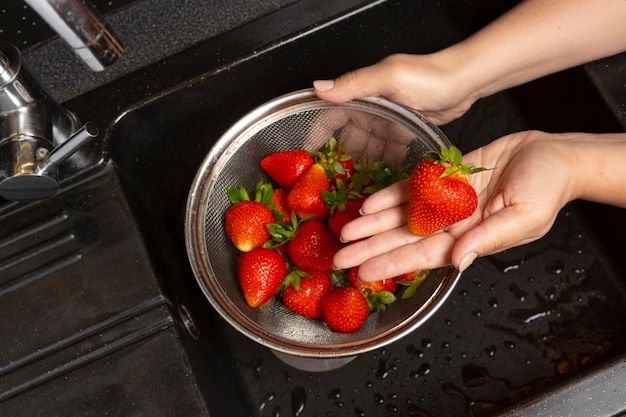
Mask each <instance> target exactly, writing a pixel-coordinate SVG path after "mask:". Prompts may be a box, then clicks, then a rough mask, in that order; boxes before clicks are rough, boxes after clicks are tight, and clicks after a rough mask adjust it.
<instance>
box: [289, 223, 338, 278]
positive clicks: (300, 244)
mask: <svg viewBox="0 0 626 417" xmlns="http://www.w3.org/2000/svg"><path fill="white" fill-rule="evenodd" d="M342 246H343V245H342V243H341V242H340V241H339V240H338V239H337V238H336V237H335V236H334V235H333V234H332V233H331V231H330V230H329V229H328V226H326V224H325V223H323V222H321V221H319V220H309V221H305V222H303V223H302V224H300V225H299V226H298V229H297V230H296V234H295V236H294V237H293V238H292V239H291V240H290V241H289V246H288V251H289V259H290V260H291V263H293V264H294V265H295V266H297V267H298V268H300V269H302V270H303V271H305V272H308V273H309V274H312V273H314V272H327V273H328V272H330V271H332V270H333V257H334V256H335V253H336V252H337V251H338V250H339V249H341V248H342Z"/></svg>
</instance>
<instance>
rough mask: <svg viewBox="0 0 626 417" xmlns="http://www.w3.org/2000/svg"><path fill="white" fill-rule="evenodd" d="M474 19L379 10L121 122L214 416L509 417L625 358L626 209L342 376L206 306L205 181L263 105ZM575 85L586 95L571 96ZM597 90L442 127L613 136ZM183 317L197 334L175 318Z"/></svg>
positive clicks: (232, 68) (490, 102)
mask: <svg viewBox="0 0 626 417" xmlns="http://www.w3.org/2000/svg"><path fill="white" fill-rule="evenodd" d="M416 3H419V4H416ZM464 8H465V9H464ZM478 16H482V15H481V14H480V13H478V8H477V7H475V6H468V5H464V6H463V7H456V6H453V5H450V4H448V3H446V2H413V1H410V0H407V1H399V2H378V3H376V4H373V5H372V6H371V7H369V8H365V9H364V10H359V11H358V13H354V14H352V15H351V16H349V17H346V18H345V19H341V20H337V21H335V22H333V24H329V25H326V26H323V25H322V26H319V27H317V28H316V29H315V30H311V31H309V32H303V33H301V34H300V35H298V36H296V37H295V38H293V39H290V40H289V41H288V42H281V43H279V44H274V45H270V46H269V47H266V48H260V49H255V51H254V52H250V53H249V54H248V55H242V56H241V57H240V58H239V59H237V60H234V61H233V62H232V63H229V64H226V65H224V66H222V67H220V68H217V69H214V70H210V71H208V72H207V73H205V74H200V75H199V76H197V77H193V78H191V79H190V80H189V81H187V82H185V83H183V84H180V85H177V86H176V87H174V88H171V89H169V90H167V91H165V92H163V93H162V94H160V95H158V96H155V97H154V98H151V99H148V100H145V101H142V102H140V103H138V104H136V105H134V106H132V107H130V108H129V109H128V110H127V111H125V112H124V113H123V114H122V115H120V117H119V118H118V119H117V120H116V121H115V122H114V123H112V124H111V125H110V126H109V128H108V129H107V132H106V136H105V149H106V150H107V152H108V162H107V169H111V170H112V171H113V173H114V177H115V179H116V181H119V184H120V185H121V189H122V190H123V193H124V196H125V200H126V203H127V204H128V210H129V212H130V213H131V214H132V218H133V221H134V222H135V223H136V227H137V229H138V233H139V234H140V236H141V238H142V241H143V244H145V247H146V251H147V258H148V261H147V262H148V263H149V264H150V270H151V271H154V275H155V277H156V280H157V282H158V284H159V287H160V291H159V296H160V295H161V294H162V296H163V297H164V299H166V300H167V303H164V304H166V305H167V306H168V308H169V309H170V311H171V312H172V314H173V315H174V316H175V317H176V318H177V328H179V330H180V337H181V338H182V345H183V346H184V347H185V352H186V355H187V359H186V360H187V361H188V363H189V366H190V368H191V369H192V370H193V374H194V378H195V382H196V384H197V388H198V391H199V392H201V395H202V396H203V397H204V399H205V400H206V402H207V407H208V411H209V413H210V414H211V415H213V416H221V415H224V416H231V415H258V416H264V415H272V416H279V415H295V416H299V415H302V416H305V415H311V416H313V415H318V416H321V415H326V416H334V415H336V416H339V415H357V416H371V415H376V416H378V415H398V416H401V415H404V416H407V415H408V416H432V417H438V416H452V415H453V416H460V415H470V416H489V415H497V414H498V413H499V412H500V411H503V410H504V409H506V408H507V407H510V406H514V405H515V404H518V403H519V402H520V401H523V400H525V399H528V398H530V397H531V396H533V395H537V394H538V395H541V393H542V392H544V391H545V390H547V389H550V388H553V387H555V386H557V385H558V384H561V383H564V382H567V381H569V380H570V379H571V378H573V377H574V376H577V375H581V374H582V373H584V372H587V371H589V370H591V369H593V368H594V367H595V366H598V365H602V364H604V363H606V362H607V361H609V360H612V359H613V358H616V357H619V356H620V355H622V354H624V353H626V336H625V332H624V324H623V323H624V317H625V316H626V303H624V300H625V299H626V293H625V284H626V282H625V280H624V272H623V266H621V264H620V262H619V261H620V259H623V257H624V255H625V253H624V249H623V248H622V247H616V245H614V243H615V240H613V239H612V238H611V237H610V236H609V235H608V232H607V230H608V231H611V230H623V229H624V227H625V224H624V216H623V214H624V213H623V211H622V210H617V209H611V208H604V207H599V206H595V205H593V204H586V203H581V202H576V203H573V204H570V205H568V206H567V207H566V208H565V209H564V210H563V212H562V213H561V214H560V216H559V217H558V219H557V222H556V224H555V226H554V228H553V229H552V230H551V232H550V233H549V234H548V235H547V236H546V237H545V238H543V239H541V240H539V241H537V242H535V243H533V244H530V245H527V246H525V247H522V248H517V249H513V250H510V251H507V252H505V253H502V254H498V255H494V256H489V257H486V258H483V259H479V260H478V261H477V262H476V263H475V265H474V266H472V267H471V268H470V269H469V270H468V271H467V272H466V273H465V274H464V275H463V277H462V279H461V281H460V283H459V285H458V286H457V288H456V289H455V291H454V292H453V294H452V295H451V296H450V298H449V301H448V302H447V303H446V304H445V305H444V306H443V307H442V308H441V309H440V310H439V311H438V312H437V313H436V314H435V315H434V316H433V317H432V318H431V319H430V321H429V322H428V323H426V324H425V325H424V326H423V327H422V328H419V329H418V330H416V331H415V332H413V333H412V334H410V335H408V336H407V337H405V338H403V339H401V340H400V341H397V342H395V343H394V344H392V345H389V346H387V347H385V348H382V349H379V350H376V351H373V352H371V353H367V354H364V355H362V356H360V357H359V358H357V359H356V360H355V361H353V362H351V363H350V364H348V365H346V366H345V367H343V368H341V369H339V370H336V371H331V372H326V373H307V372H302V371H297V370H295V369H293V368H290V367H288V366H287V365H284V364H283V363H282V362H280V361H279V360H278V359H277V358H276V357H274V356H273V355H272V354H271V352H269V351H268V350H267V349H265V348H263V347H261V346H260V345H258V344H257V343H256V342H253V341H251V340H248V339H247V338H246V337H244V336H242V335H240V334H238V333H237V332H236V331H235V330H233V329H232V328H230V327H229V326H228V325H227V324H226V323H225V322H224V321H223V320H221V319H220V318H219V317H218V315H217V313H216V312H215V311H213V310H212V308H211V306H210V305H209V303H208V302H207V301H206V300H204V299H203V298H202V294H201V291H200V289H199V287H198V286H197V284H196V282H195V279H194V277H193V274H192V272H191V269H190V267H189V264H188V261H187V255H186V252H185V244H184V227H183V222H184V217H185V204H186V199H187V193H188V191H189V189H190V186H191V182H192V180H193V177H194V175H195V173H196V171H197V169H198V168H199V166H200V164H201V162H202V160H203V159H204V157H205V155H206V154H207V153H208V151H209V149H210V148H211V146H212V144H213V143H214V142H215V141H216V140H217V139H218V138H219V137H220V135H221V134H222V133H223V132H224V131H225V130H226V129H227V128H228V127H230V125H232V124H233V123H234V122H235V121H236V120H238V119H239V118H240V117H241V116H243V115H244V114H245V113H247V112H248V111H250V110H252V109H253V108H254V107H256V106H257V105H259V104H262V103H263V102H265V101H267V100H269V99H272V98H274V97H276V96H278V95H281V94H283V93H286V92H289V91H293V90H296V89H300V88H306V87H308V86H309V85H310V83H311V80H313V79H317V78H322V77H332V76H335V75H338V74H340V73H342V72H344V71H346V70H349V69H352V68H354V67H356V66H361V65H366V64H369V63H371V62H373V61H375V60H377V59H380V58H382V57H384V56H386V55H388V54H389V53H391V52H399V51H404V52H428V51H431V50H435V49H439V48H441V47H443V46H445V45H447V44H449V43H451V42H453V41H455V40H458V39H460V38H462V37H463V36H465V35H466V34H467V32H468V31H469V30H473V28H475V27H478V26H480V25H481V24H482V22H481V21H480V19H483V18H484V17H481V18H478ZM464 18H467V19H474V20H475V21H471V22H465V21H464V20H463V19H464ZM415 22H421V24H420V25H417V27H416V25H415ZM372 28H376V30H373V29H372ZM211 48H212V47H211V46H210V45H208V46H200V47H198V49H196V50H195V51H193V52H192V55H193V54H198V55H199V54H203V53H208V52H210V51H213V52H214V49H211ZM186 56H187V57H188V56H190V55H186ZM572 83H575V84H577V85H580V88H579V89H578V91H571V89H569V88H567V87H568V86H570V85H572ZM561 87H563V88H562V89H561ZM563 91H567V94H568V96H567V97H564V96H563ZM594 94H595V92H594V91H593V88H592V87H591V86H589V85H588V82H587V81H586V80H585V78H584V75H583V74H582V72H580V71H578V72H576V71H573V72H569V73H566V74H561V75H558V76H556V77H554V78H551V79H549V80H548V81H545V82H540V83H537V84H533V85H530V86H527V87H525V88H522V89H517V90H515V91H512V92H507V93H504V94H499V95H496V96H494V97H491V98H488V99H485V100H482V101H480V102H479V103H477V104H476V106H475V107H474V108H473V109H472V110H471V111H470V112H468V114H467V115H466V116H464V117H463V118H462V119H460V120H458V121H456V122H454V123H452V124H450V125H448V126H445V127H444V129H443V130H444V131H445V132H446V133H447V135H448V137H449V138H450V139H451V141H452V142H453V143H455V144H456V145H457V146H459V147H460V148H461V149H463V150H469V149H473V148H475V147H477V146H480V145H482V144H484V143H487V142H489V141H491V140H493V139H495V138H497V137H500V136H502V135H504V134H506V133H510V132H513V131H517V130H521V129H526V128H542V129H550V130H563V131H565V130H610V128H612V127H613V126H612V125H611V119H610V116H606V115H604V114H603V113H602V111H603V110H599V111H598V112H599V113H600V114H599V115H598V114H596V113H593V112H591V113H590V111H591V110H593V109H597V108H601V107H602V103H601V102H599V98H598V97H596V96H595V95H594ZM539 95H541V97H543V100H548V103H552V105H550V104H546V106H547V107H552V109H558V108H559V107H562V110H561V111H558V112H556V113H557V114H556V116H555V117H552V116H550V117H546V116H545V115H546V114H547V113H549V112H547V111H544V109H541V108H535V107H534V106H532V105H528V103H533V100H536V99H537V98H538V97H539ZM544 103H545V101H544ZM605 122H606V123H608V124H609V125H608V126H604V123H605ZM619 218H621V220H620V221H619V222H617V221H616V220H614V219H619ZM614 234H615V235H618V233H614ZM181 305H184V306H185V308H186V309H188V310H189V312H190V317H191V319H192V320H193V322H194V325H195V327H194V328H193V329H192V330H193V331H192V332H188V331H187V330H186V329H185V327H184V326H183V324H182V320H178V319H179V318H180V314H179V313H180V306H181ZM185 311H186V310H185ZM185 318H187V317H186V315H185ZM216 363H219V366H216V365H215V364H216Z"/></svg>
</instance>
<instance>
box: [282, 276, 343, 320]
mask: <svg viewBox="0 0 626 417" xmlns="http://www.w3.org/2000/svg"><path fill="white" fill-rule="evenodd" d="M330 286H331V284H330V277H329V276H328V274H327V273H319V272H318V273H314V274H312V275H311V277H308V278H307V277H301V278H300V280H299V285H297V288H296V286H294V285H289V286H287V288H285V290H284V291H283V303H284V304H285V307H287V308H288V309H289V310H291V311H293V312H294V313H297V314H300V315H302V316H306V317H311V318H313V319H320V318H322V316H321V313H320V307H319V304H320V300H321V299H322V296H323V295H324V294H326V292H328V291H329V290H330Z"/></svg>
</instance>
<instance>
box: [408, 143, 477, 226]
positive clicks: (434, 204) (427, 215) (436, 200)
mask: <svg viewBox="0 0 626 417" xmlns="http://www.w3.org/2000/svg"><path fill="white" fill-rule="evenodd" d="M425 156H426V157H428V158H432V159H426V160H424V161H422V162H420V163H419V164H418V165H417V166H416V167H415V169H414V170H413V172H412V173H411V177H410V179H409V209H408V219H409V229H410V230H411V232H412V233H414V234H416V235H418V236H427V235H429V234H431V233H434V232H436V231H438V230H441V229H443V228H445V227H447V226H449V225H451V224H453V223H456V222H458V221H460V220H463V219H465V218H467V217H469V216H471V215H472V213H474V210H476V207H477V206H478V198H477V196H476V191H474V188H472V186H471V185H470V184H469V182H468V181H467V178H466V177H465V176H466V175H469V174H473V173H475V172H479V171H484V170H485V168H476V167H474V165H473V164H464V165H461V158H462V155H461V152H460V151H459V150H458V149H457V148H455V147H454V146H451V147H450V149H449V150H448V149H446V148H444V147H441V155H439V154H437V153H435V152H429V153H427V154H425Z"/></svg>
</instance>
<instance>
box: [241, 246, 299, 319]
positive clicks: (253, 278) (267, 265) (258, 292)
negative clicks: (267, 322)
mask: <svg viewBox="0 0 626 417" xmlns="http://www.w3.org/2000/svg"><path fill="white" fill-rule="evenodd" d="M286 274H287V265H286V263H285V260H284V259H283V257H282V256H280V255H279V254H278V253H277V252H276V251H274V250H272V249H268V248H254V249H252V250H251V251H250V252H244V253H242V254H241V255H239V259H238V260H237V275H238V277H239V284H240V285H241V290H242V292H243V296H244V298H245V300H246V302H247V303H248V305H249V306H250V307H258V306H260V305H262V304H265V303H266V302H268V301H269V300H270V299H271V298H272V297H273V296H274V295H275V294H276V291H277V290H278V289H279V288H280V286H281V284H282V282H283V280H284V279H285V275H286Z"/></svg>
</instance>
